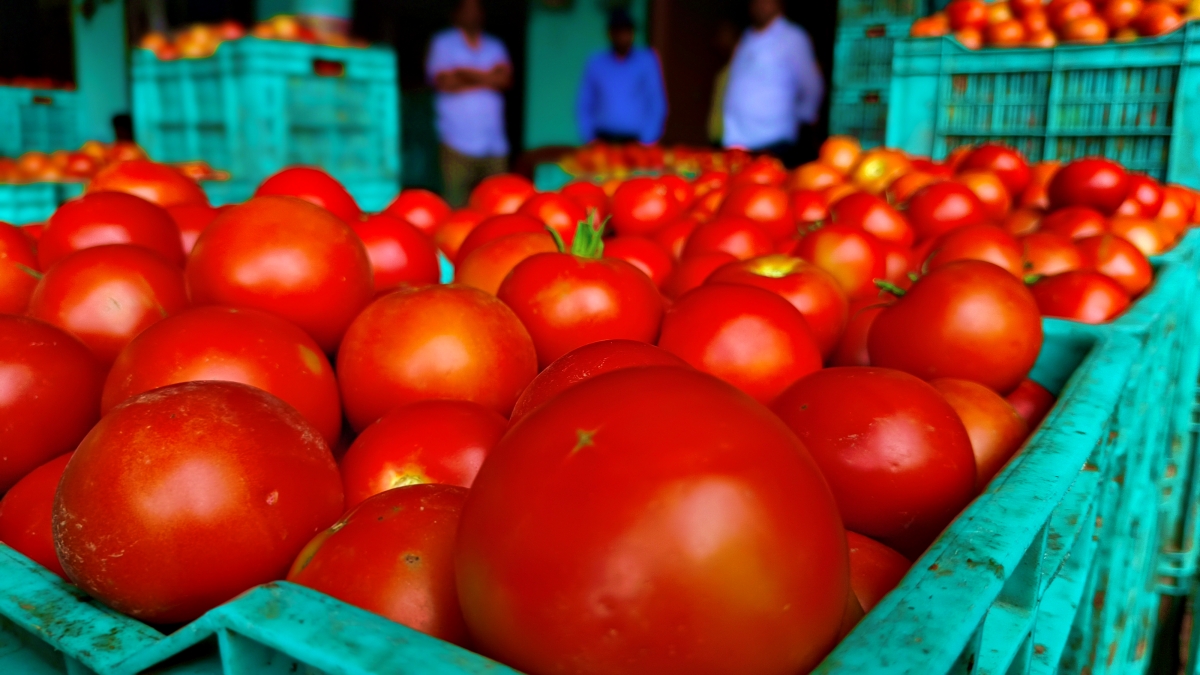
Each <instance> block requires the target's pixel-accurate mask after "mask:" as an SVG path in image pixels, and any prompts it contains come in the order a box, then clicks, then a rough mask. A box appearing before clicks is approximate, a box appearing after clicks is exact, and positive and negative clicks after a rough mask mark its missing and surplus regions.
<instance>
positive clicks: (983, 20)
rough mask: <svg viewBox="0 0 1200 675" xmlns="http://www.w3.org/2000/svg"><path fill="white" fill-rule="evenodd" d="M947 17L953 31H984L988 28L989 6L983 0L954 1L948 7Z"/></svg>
mask: <svg viewBox="0 0 1200 675" xmlns="http://www.w3.org/2000/svg"><path fill="white" fill-rule="evenodd" d="M946 16H947V17H948V18H949V19H950V28H951V29H953V30H956V31H959V30H963V29H964V28H974V29H976V30H983V29H984V28H985V27H986V26H987V5H986V4H984V2H983V0H953V2H951V3H950V4H948V5H946Z"/></svg>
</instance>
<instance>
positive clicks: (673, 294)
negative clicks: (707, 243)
mask: <svg viewBox="0 0 1200 675" xmlns="http://www.w3.org/2000/svg"><path fill="white" fill-rule="evenodd" d="M735 261H737V258H735V257H733V256H732V255H730V254H728V253H726V252H724V251H714V252H712V253H697V254H696V255H694V256H691V257H689V258H684V259H683V260H681V261H680V262H679V264H678V265H676V266H675V271H673V272H671V277H670V278H669V279H667V283H666V285H665V286H664V287H663V294H664V295H666V296H667V297H668V298H672V299H675V298H679V297H681V296H682V295H683V294H685V293H687V292H688V291H690V290H692V289H694V288H698V287H699V286H700V285H701V284H703V283H704V282H705V280H706V279H708V277H709V275H710V274H712V273H713V272H715V271H717V269H718V268H720V267H724V266H725V265H728V264H729V263H731V262H735Z"/></svg>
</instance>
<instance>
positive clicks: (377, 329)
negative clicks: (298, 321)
mask: <svg viewBox="0 0 1200 675" xmlns="http://www.w3.org/2000/svg"><path fill="white" fill-rule="evenodd" d="M396 326H403V327H404V329H403V330H396ZM337 373H338V381H339V384H340V385H341V389H342V401H343V405H344V406H345V410H346V417H347V418H348V419H349V420H350V424H351V425H353V427H354V428H355V429H357V430H359V431H361V430H362V429H365V428H366V427H367V426H368V425H370V424H371V423H373V422H375V420H377V419H379V418H380V417H382V416H383V415H385V414H387V413H388V412H389V411H391V410H392V409H393V408H397V407H399V406H401V405H405V404H407V403H414V402H416V401H421V400H426V399H437V398H442V399H451V400H460V401H473V402H475V403H479V404H480V405H483V406H485V407H488V408H491V409H492V410H495V411H496V412H498V413H500V414H501V415H508V414H509V413H510V412H512V407H513V404H514V403H516V400H517V396H519V395H520V394H521V391H522V390H524V389H525V386H526V385H527V384H529V381H530V380H532V379H533V377H534V376H535V375H537V352H536V351H535V350H534V347H533V340H531V339H530V337H529V333H528V331H526V330H525V327H524V326H522V325H521V321H520V319H518V318H517V316H516V315H515V314H513V312H512V310H511V309H509V308H508V306H506V305H505V304H504V303H502V302H500V301H499V300H497V299H496V298H494V297H492V296H490V295H488V294H487V293H484V292H483V291H480V290H476V289H474V288H468V287H466V286H425V287H423V288H417V289H401V290H398V291H396V292H395V293H392V294H391V295H387V296H384V297H382V298H380V299H378V300H376V301H375V302H374V303H372V304H371V305H370V306H369V307H367V308H366V309H365V310H363V312H362V314H360V315H359V316H358V318H357V319H355V320H354V323H353V324H351V325H350V328H349V330H347V331H346V338H345V340H344V341H343V343H342V348H341V350H340V351H339V352H338V358H337Z"/></svg>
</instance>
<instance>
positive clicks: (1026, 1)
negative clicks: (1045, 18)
mask: <svg viewBox="0 0 1200 675" xmlns="http://www.w3.org/2000/svg"><path fill="white" fill-rule="evenodd" d="M1043 5H1044V2H1043V0H1008V6H1009V9H1011V10H1012V13H1013V15H1014V16H1017V17H1025V16H1029V14H1030V13H1031V12H1041V11H1042V9H1043Z"/></svg>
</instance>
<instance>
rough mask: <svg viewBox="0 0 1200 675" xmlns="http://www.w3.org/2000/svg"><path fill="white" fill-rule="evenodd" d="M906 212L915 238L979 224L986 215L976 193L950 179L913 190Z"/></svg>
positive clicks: (939, 234) (937, 234) (928, 236)
mask: <svg viewBox="0 0 1200 675" xmlns="http://www.w3.org/2000/svg"><path fill="white" fill-rule="evenodd" d="M906 214H907V216H908V220H909V222H910V223H912V229H913V230H914V231H915V232H916V236H917V239H922V240H924V239H932V238H935V237H940V236H942V235H943V234H945V233H947V232H949V231H950V230H953V229H955V228H958V227H964V226H967V225H980V224H982V223H983V222H984V221H985V220H986V218H987V216H986V212H985V208H984V205H983V203H982V202H980V201H979V197H976V196H975V193H974V192H972V191H971V189H970V188H968V187H967V186H966V185H963V184H961V183H955V182H950V181H946V182H942V183H934V184H932V185H930V186H929V187H926V188H924V189H922V190H920V191H919V192H917V193H916V194H915V195H913V196H912V199H910V200H909V201H908V211H907V212H906ZM910 243H911V242H910Z"/></svg>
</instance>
